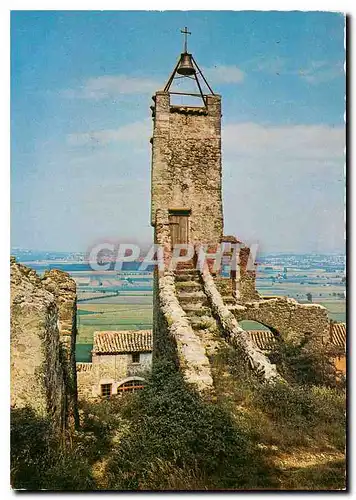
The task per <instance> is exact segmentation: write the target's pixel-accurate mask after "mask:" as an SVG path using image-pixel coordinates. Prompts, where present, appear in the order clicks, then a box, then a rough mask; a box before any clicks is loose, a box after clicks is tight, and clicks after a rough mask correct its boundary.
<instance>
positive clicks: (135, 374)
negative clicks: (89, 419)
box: [77, 330, 153, 399]
mask: <svg viewBox="0 0 356 500" xmlns="http://www.w3.org/2000/svg"><path fill="white" fill-rule="evenodd" d="M152 349H153V342H152V330H140V331H136V330H123V331H103V332H95V333H94V343H93V350H92V362H91V363H77V383H78V397H79V399H92V398H97V397H105V398H110V397H111V396H115V395H120V394H123V393H125V392H132V391H135V390H139V389H142V387H143V386H144V373H147V370H150V369H151V365H152Z"/></svg>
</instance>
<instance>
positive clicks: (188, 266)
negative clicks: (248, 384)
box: [176, 260, 195, 271]
mask: <svg viewBox="0 0 356 500" xmlns="http://www.w3.org/2000/svg"><path fill="white" fill-rule="evenodd" d="M186 269H189V270H193V269H195V265H194V262H193V261H191V260H189V261H188V262H177V267H176V270H177V271H181V270H186Z"/></svg>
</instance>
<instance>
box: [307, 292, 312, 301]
mask: <svg viewBox="0 0 356 500" xmlns="http://www.w3.org/2000/svg"><path fill="white" fill-rule="evenodd" d="M307 300H308V301H309V302H313V296H312V294H311V293H310V292H308V293H307Z"/></svg>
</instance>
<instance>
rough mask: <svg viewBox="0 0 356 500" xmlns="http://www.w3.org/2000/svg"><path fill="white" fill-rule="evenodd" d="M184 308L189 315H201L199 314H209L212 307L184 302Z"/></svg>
mask: <svg viewBox="0 0 356 500" xmlns="http://www.w3.org/2000/svg"><path fill="white" fill-rule="evenodd" d="M182 308H183V310H184V312H185V313H186V315H187V316H189V317H192V316H194V317H199V316H209V315H210V308H209V307H206V306H197V305H196V304H191V303H190V304H182Z"/></svg>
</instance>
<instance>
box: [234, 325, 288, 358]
mask: <svg viewBox="0 0 356 500" xmlns="http://www.w3.org/2000/svg"><path fill="white" fill-rule="evenodd" d="M239 325H240V326H241V328H242V329H243V330H245V331H246V332H247V333H248V334H249V336H250V338H251V340H252V341H253V343H254V344H255V345H256V346H257V347H258V348H259V349H261V351H264V352H269V351H271V349H273V347H274V346H275V345H276V344H277V342H279V341H280V338H281V337H280V335H279V333H278V332H277V331H276V330H275V329H273V328H270V327H268V326H266V325H264V324H263V323H259V322H258V321H252V320H242V321H239Z"/></svg>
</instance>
